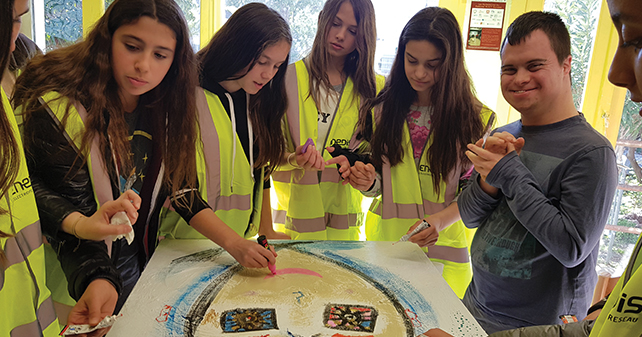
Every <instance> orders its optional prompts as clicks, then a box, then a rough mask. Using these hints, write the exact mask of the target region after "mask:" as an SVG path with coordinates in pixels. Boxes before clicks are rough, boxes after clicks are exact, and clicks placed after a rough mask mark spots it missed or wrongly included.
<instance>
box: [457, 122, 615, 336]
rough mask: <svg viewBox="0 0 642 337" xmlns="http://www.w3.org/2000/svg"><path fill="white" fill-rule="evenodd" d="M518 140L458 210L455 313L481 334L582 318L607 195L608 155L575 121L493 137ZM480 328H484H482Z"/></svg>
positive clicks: (611, 156) (611, 180)
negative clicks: (467, 254) (461, 295)
mask: <svg viewBox="0 0 642 337" xmlns="http://www.w3.org/2000/svg"><path fill="white" fill-rule="evenodd" d="M497 131H498V132H501V131H508V132H510V133H511V134H513V135H514V136H515V137H516V138H517V137H523V138H524V140H525V144H524V148H523V149H522V151H521V153H520V155H519V156H517V154H516V153H515V152H513V153H510V154H508V155H506V156H505V157H504V158H503V159H501V160H500V161H499V162H498V163H497V164H496V165H495V167H494V168H493V169H492V170H491V172H490V173H489V175H488V177H487V179H486V181H487V182H488V183H489V184H490V185H492V186H495V187H497V188H499V190H500V193H499V195H498V197H497V198H492V197H490V196H489V195H487V194H486V193H485V192H483V191H482V190H481V187H480V185H479V181H478V174H477V173H475V175H474V176H473V177H472V178H471V181H472V183H471V184H470V186H469V187H468V188H467V189H465V190H464V191H463V192H462V193H461V195H460V197H459V199H458V205H459V210H460V213H461V217H462V220H463V221H464V223H465V224H466V226H468V227H478V230H477V232H476V234H475V237H474V239H473V243H472V246H471V260H472V261H471V262H472V265H473V280H472V283H471V284H470V286H469V288H468V290H467V292H466V295H465V300H464V302H465V304H466V305H467V306H468V307H469V308H470V310H471V312H473V315H474V316H476V318H478V320H479V321H480V323H481V324H482V326H483V327H484V328H485V329H487V332H488V333H492V332H494V331H495V330H496V329H497V330H500V329H509V328H516V327H521V326H529V325H541V324H555V323H560V320H559V315H564V314H572V315H576V316H577V317H578V318H579V319H582V318H583V317H584V316H585V315H586V310H587V309H588V307H589V305H590V301H591V297H592V294H593V289H594V287H595V283H596V281H597V274H596V272H595V264H596V260H597V254H598V244H599V239H600V236H601V234H602V231H603V229H604V226H605V224H606V220H607V217H608V214H609V209H610V207H611V202H612V199H613V195H614V192H615V188H616V186H617V167H616V161H615V153H614V151H613V148H612V147H611V144H610V143H609V141H608V140H607V139H606V138H604V137H603V136H602V135H600V134H599V133H598V132H597V131H596V130H594V129H593V128H592V127H591V126H590V125H589V124H588V123H587V122H586V120H585V119H584V116H583V115H581V114H580V115H578V116H575V117H571V118H568V119H566V120H563V121H560V122H557V123H554V124H550V125H543V126H523V125H522V124H521V121H517V122H515V123H512V124H509V125H507V126H504V127H502V128H500V129H498V130H497ZM484 322H491V323H490V324H486V326H485V323H484Z"/></svg>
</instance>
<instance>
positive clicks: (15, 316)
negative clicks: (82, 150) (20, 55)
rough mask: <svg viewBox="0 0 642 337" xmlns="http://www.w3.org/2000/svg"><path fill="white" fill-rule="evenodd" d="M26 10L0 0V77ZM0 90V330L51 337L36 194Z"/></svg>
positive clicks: (23, 0) (23, 3) (22, 1)
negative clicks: (0, 308)
mask: <svg viewBox="0 0 642 337" xmlns="http://www.w3.org/2000/svg"><path fill="white" fill-rule="evenodd" d="M27 11H29V2H28V1H27V0H16V1H15V2H14V0H7V1H2V2H0V70H2V71H0V80H1V79H2V77H3V75H4V71H3V69H5V68H6V67H7V64H8V63H9V57H10V54H11V52H13V50H14V49H15V42H16V38H17V36H18V32H19V31H20V25H21V22H22V21H21V16H22V15H23V14H25V13H26V12H27ZM0 96H1V97H0V157H2V162H1V163H0V280H1V282H0V303H2V319H1V320H0V335H2V336H15V335H17V334H20V335H21V336H45V337H53V336H57V335H58V329H59V326H58V320H57V319H56V312H55V311H54V307H53V302H52V300H51V295H50V292H49V289H47V286H46V284H45V267H44V260H45V257H44V245H43V243H42V234H41V232H40V222H39V220H38V212H37V209H36V200H35V198H34V193H33V189H32V188H31V186H30V184H29V173H28V172H27V165H26V161H25V157H24V154H23V149H22V142H21V140H20V134H19V132H18V126H17V124H16V120H15V117H14V114H13V110H12V109H11V105H10V104H9V99H8V98H7V95H6V94H5V91H4V89H2V88H0Z"/></svg>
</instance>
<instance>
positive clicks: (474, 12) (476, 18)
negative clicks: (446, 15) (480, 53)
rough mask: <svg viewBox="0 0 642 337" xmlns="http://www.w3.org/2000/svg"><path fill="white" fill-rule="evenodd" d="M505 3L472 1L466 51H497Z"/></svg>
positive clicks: (500, 41)
mask: <svg viewBox="0 0 642 337" xmlns="http://www.w3.org/2000/svg"><path fill="white" fill-rule="evenodd" d="M505 11H506V2H504V1H499V2H491V1H472V2H471V5H470V22H469V23H468V39H467V42H466V49H469V50H490V51H499V49H500V47H501V44H502V30H503V28H504V13H505Z"/></svg>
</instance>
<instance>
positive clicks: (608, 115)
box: [582, 0, 626, 146]
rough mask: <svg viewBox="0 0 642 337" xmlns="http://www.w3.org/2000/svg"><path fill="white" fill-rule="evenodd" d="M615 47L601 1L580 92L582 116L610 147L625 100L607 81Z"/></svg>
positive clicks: (614, 35)
mask: <svg viewBox="0 0 642 337" xmlns="http://www.w3.org/2000/svg"><path fill="white" fill-rule="evenodd" d="M617 45H618V35H617V31H616V30H615V28H614V27H613V23H612V22H611V16H610V14H609V10H608V7H607V5H606V1H605V0H602V7H601V8H600V16H599V19H598V23H597V32H596V34H595V44H594V47H593V55H592V56H591V63H590V64H589V68H588V77H587V78H586V87H585V89H584V102H583V103H582V113H583V114H584V116H585V117H586V120H587V121H588V122H589V123H590V124H591V125H592V126H593V127H594V128H595V129H596V130H598V131H599V132H601V133H603V134H604V135H605V136H606V137H607V138H608V139H609V140H610V141H611V143H612V144H613V146H615V142H616V141H617V136H618V132H619V129H620V121H621V120H622V109H623V107H624V99H625V97H626V89H624V88H619V87H616V86H614V85H613V84H611V83H610V82H609V80H608V74H609V69H610V68H611V61H612V60H613V55H615V51H616V49H617Z"/></svg>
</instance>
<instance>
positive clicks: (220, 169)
mask: <svg viewBox="0 0 642 337" xmlns="http://www.w3.org/2000/svg"><path fill="white" fill-rule="evenodd" d="M196 107H197V110H198V122H199V128H200V130H199V131H200V137H201V138H200V139H201V142H200V143H199V144H198V145H197V151H196V153H197V154H196V158H197V159H196V166H197V171H198V185H199V192H200V194H201V197H202V198H203V199H204V200H205V201H207V203H208V204H209V205H210V207H212V210H213V211H214V212H215V213H216V215H217V216H218V217H219V218H220V219H221V220H222V221H223V222H224V223H225V224H227V225H228V226H229V227H230V228H232V229H233V230H234V231H235V232H236V233H238V234H239V235H240V236H242V237H248V238H249V237H252V236H254V235H256V233H258V230H259V224H260V221H261V206H262V204H263V184H261V183H256V184H255V180H254V179H256V181H257V182H261V181H263V178H264V175H263V172H264V171H263V170H261V175H260V177H255V178H254V179H253V178H252V175H251V173H250V172H251V170H252V169H251V168H250V162H249V161H248V159H247V156H245V155H244V154H243V153H240V154H237V155H236V157H235V158H232V157H233V155H232V141H231V140H232V139H233V137H234V134H233V132H232V121H231V120H230V117H229V116H228V114H227V112H226V111H225V107H223V104H222V103H221V101H220V100H219V98H218V96H216V95H215V94H213V93H211V92H209V91H207V90H205V89H203V88H200V87H197V88H196ZM237 113H238V112H237ZM243 113H244V112H243ZM234 141H235V142H237V148H242V145H241V141H240V139H239V138H238V135H237V136H236V138H235V139H234ZM232 170H235V174H232ZM232 177H234V181H232ZM230 182H232V186H230ZM253 198H254V200H253ZM166 206H167V207H168V208H169V210H167V209H165V210H163V213H164V214H163V219H162V224H161V227H162V230H161V235H164V236H171V237H173V238H176V239H179V238H196V237H201V238H202V237H203V236H202V235H201V234H200V233H198V232H197V231H196V230H194V229H192V228H191V227H190V226H189V225H188V224H187V223H186V222H185V221H184V220H182V219H180V220H179V219H178V216H177V214H175V213H173V211H172V208H171V207H169V204H166ZM250 219H252V223H250ZM176 221H177V222H178V223H176V224H175V222H176ZM248 224H249V225H248Z"/></svg>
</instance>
